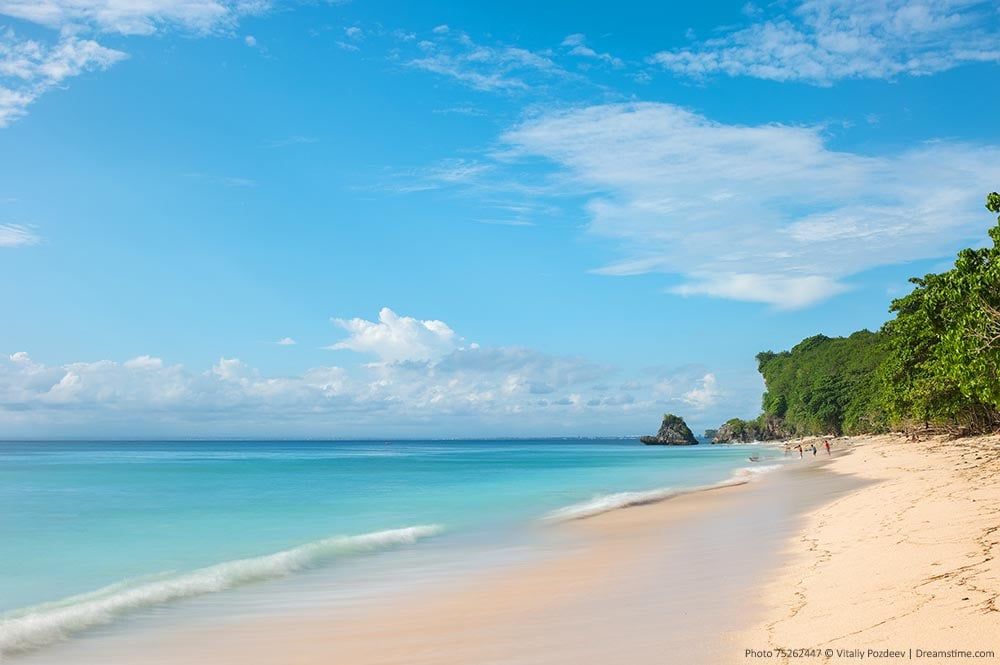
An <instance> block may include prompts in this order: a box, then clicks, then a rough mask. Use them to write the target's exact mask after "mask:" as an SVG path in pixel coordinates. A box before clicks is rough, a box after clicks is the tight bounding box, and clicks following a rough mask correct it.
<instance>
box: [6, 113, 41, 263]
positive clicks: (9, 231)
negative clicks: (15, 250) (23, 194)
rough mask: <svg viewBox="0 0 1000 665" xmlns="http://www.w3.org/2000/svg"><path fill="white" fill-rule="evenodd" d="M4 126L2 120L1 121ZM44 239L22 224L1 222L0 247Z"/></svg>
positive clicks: (15, 245) (38, 241)
mask: <svg viewBox="0 0 1000 665" xmlns="http://www.w3.org/2000/svg"><path fill="white" fill-rule="evenodd" d="M0 126H2V122H0ZM41 241H42V239H41V238H40V237H39V236H38V235H36V234H35V233H34V232H33V231H32V230H31V229H29V228H28V227H26V226H21V225H20V224H0V247H21V246H23V245H37V244H38V243H40V242H41Z"/></svg>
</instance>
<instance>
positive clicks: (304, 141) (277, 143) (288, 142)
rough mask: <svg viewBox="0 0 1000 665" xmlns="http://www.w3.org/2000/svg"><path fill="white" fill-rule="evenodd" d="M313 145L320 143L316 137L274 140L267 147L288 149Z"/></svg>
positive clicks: (290, 137) (293, 137)
mask: <svg viewBox="0 0 1000 665" xmlns="http://www.w3.org/2000/svg"><path fill="white" fill-rule="evenodd" d="M312 143H319V139H318V138H316V137H315V136H298V135H296V136H288V137H285V138H283V139H274V140H272V141H268V142H267V143H266V144H265V145H267V147H268V148H287V147H289V146H293V145H310V144H312Z"/></svg>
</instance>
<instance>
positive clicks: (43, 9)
mask: <svg viewBox="0 0 1000 665" xmlns="http://www.w3.org/2000/svg"><path fill="white" fill-rule="evenodd" d="M269 6H270V3H269V2H267V1H266V0H142V1H141V2H130V1H127V0H126V1H123V0H0V14H2V15H5V16H11V17H13V18H18V19H22V20H24V21H30V22H31V23H37V24H39V25H43V26H46V27H49V28H53V29H56V30H61V31H67V30H79V29H81V28H84V27H85V28H90V29H93V30H95V31H98V32H110V33H118V34H123V35H150V34H153V33H154V32H156V31H157V30H160V29H163V28H183V29H185V30H190V31H193V32H196V33H208V32H214V31H218V30H223V29H229V28H232V27H234V26H235V25H236V23H237V22H238V21H239V19H240V18H241V17H243V16H246V15H251V14H260V13H262V12H264V11H266V10H267V9H268V7H269Z"/></svg>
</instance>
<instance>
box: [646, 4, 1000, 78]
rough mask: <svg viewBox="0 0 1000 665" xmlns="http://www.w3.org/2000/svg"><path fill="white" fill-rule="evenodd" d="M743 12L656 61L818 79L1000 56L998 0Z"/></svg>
mask: <svg viewBox="0 0 1000 665" xmlns="http://www.w3.org/2000/svg"><path fill="white" fill-rule="evenodd" d="M772 6H778V7H781V6H782V5H781V4H778V5H772ZM744 14H745V15H747V16H748V17H750V18H751V19H753V21H754V22H752V23H750V24H749V25H747V26H746V27H743V28H738V29H735V28H730V29H727V30H725V32H724V33H723V36H721V37H716V38H713V39H708V40H706V41H704V42H701V43H700V44H696V45H695V46H693V47H691V48H682V49H674V50H669V51H662V52H660V53H657V54H655V55H654V56H652V58H651V61H652V62H656V63H658V64H660V65H662V66H663V67H664V68H666V69H668V70H670V71H673V72H676V73H678V74H683V75H687V76H691V77H694V78H702V77H705V76H710V75H713V74H725V75H728V76H751V77H754V78H761V79H771V80H776V81H789V80H796V81H805V82H808V83H813V84H818V85H828V84H830V83H831V82H833V81H836V80H838V79H850V78H877V79H892V78H895V77H898V76H904V75H912V76H921V75H928V74H934V73H937V72H941V71H945V70H948V69H952V68H954V67H958V66H959V65H962V64H966V63H973V62H1000V46H998V42H997V39H996V31H997V28H998V23H1000V21H998V15H997V12H996V11H995V5H994V3H992V2H983V1H977V0H883V1H881V2H873V1H872V0H803V1H801V2H799V3H798V4H797V5H795V7H794V9H793V10H792V11H791V12H789V13H784V14H779V15H775V16H771V17H770V18H765V17H763V16H762V14H763V12H762V10H760V9H758V8H757V7H755V6H753V5H750V4H748V5H747V6H746V7H745V8H744Z"/></svg>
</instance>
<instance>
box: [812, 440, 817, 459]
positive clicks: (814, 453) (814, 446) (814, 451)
mask: <svg viewBox="0 0 1000 665" xmlns="http://www.w3.org/2000/svg"><path fill="white" fill-rule="evenodd" d="M812 449H813V457H816V444H815V443H814V444H812Z"/></svg>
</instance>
